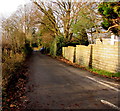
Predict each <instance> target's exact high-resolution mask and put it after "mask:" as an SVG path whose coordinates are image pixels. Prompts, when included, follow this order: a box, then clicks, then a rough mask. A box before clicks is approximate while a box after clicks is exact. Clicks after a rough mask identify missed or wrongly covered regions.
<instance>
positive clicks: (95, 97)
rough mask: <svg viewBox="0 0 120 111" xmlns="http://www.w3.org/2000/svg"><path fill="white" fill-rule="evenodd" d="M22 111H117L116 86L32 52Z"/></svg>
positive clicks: (116, 84) (117, 89)
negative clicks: (89, 110) (57, 110)
mask: <svg viewBox="0 0 120 111" xmlns="http://www.w3.org/2000/svg"><path fill="white" fill-rule="evenodd" d="M29 70H30V75H29V82H28V83H27V93H26V95H27V97H28V98H29V100H28V102H27V106H26V109H34V110H36V111H37V110H38V111H39V109H112V110H114V109H117V110H118V109H119V106H120V104H119V102H120V101H119V92H120V90H119V82H117V81H113V80H111V79H106V78H102V77H98V76H96V75H94V74H91V73H90V72H88V71H85V70H82V69H79V68H75V67H73V66H69V65H67V64H65V63H62V62H61V61H58V60H56V59H53V58H51V57H48V56H45V55H42V54H40V52H33V55H32V57H31V59H30V66H29Z"/></svg>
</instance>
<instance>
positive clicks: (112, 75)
mask: <svg viewBox="0 0 120 111" xmlns="http://www.w3.org/2000/svg"><path fill="white" fill-rule="evenodd" d="M88 70H89V71H91V72H94V73H97V74H100V75H105V76H108V77H120V72H118V73H112V72H108V71H104V70H100V69H95V68H88Z"/></svg>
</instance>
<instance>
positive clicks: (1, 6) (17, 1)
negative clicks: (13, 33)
mask: <svg viewBox="0 0 120 111" xmlns="http://www.w3.org/2000/svg"><path fill="white" fill-rule="evenodd" d="M29 1H30V0H0V16H4V17H7V16H9V15H10V14H11V13H13V12H14V11H16V10H17V8H18V6H20V5H24V4H25V3H28V2H29Z"/></svg>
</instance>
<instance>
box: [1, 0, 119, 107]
mask: <svg viewBox="0 0 120 111" xmlns="http://www.w3.org/2000/svg"><path fill="white" fill-rule="evenodd" d="M119 18H120V2H117V3H116V2H110V3H109V2H105V3H95V2H75V1H74V2H71V0H68V1H65V2H63V1H62V0H57V1H56V2H52V1H47V2H46V1H42V0H39V1H38V2H36V1H34V0H33V2H32V3H29V4H26V5H25V6H24V7H22V6H20V7H19V8H18V10H17V11H16V12H15V13H13V14H12V15H11V16H10V17H8V18H6V19H5V18H3V20H2V86H3V101H4V102H3V103H5V102H6V101H7V99H6V97H8V95H9V94H8V93H7V91H8V86H9V85H10V84H14V85H15V84H16V83H15V81H16V82H18V81H19V78H20V75H21V74H22V72H24V74H25V70H24V68H26V67H23V66H24V65H25V64H24V63H25V61H26V59H28V57H29V56H30V55H31V53H32V49H33V48H37V47H39V48H40V47H44V49H45V53H47V54H50V55H51V56H54V57H56V56H61V55H62V47H64V46H75V45H79V44H81V45H89V44H90V43H94V40H95V39H96V38H97V37H94V36H93V35H94V34H96V33H97V34H99V33H103V32H101V27H103V28H104V29H106V30H107V31H105V32H109V31H112V32H113V33H114V34H116V35H120V34H119V33H120V31H119V29H120V26H119V23H120V19H119ZM101 21H102V22H101ZM100 23H101V24H100ZM88 34H89V35H90V38H89V39H88ZM21 69H23V70H21ZM19 71H20V72H19ZM90 71H92V72H97V73H98V74H102V75H107V76H111V77H113V76H116V77H120V73H117V74H112V73H109V72H105V71H101V70H97V69H90ZM23 76H24V77H23ZM22 77H23V78H22V79H23V81H24V80H26V75H22ZM13 78H14V79H13ZM13 80H14V83H13V82H11V81H13ZM24 83H25V82H24ZM10 95H11V94H10ZM20 97H21V96H19V98H20ZM8 98H9V97H8ZM8 101H9V99H8ZM5 105H6V104H5ZM3 106H4V105H3ZM8 106H10V103H9V105H8ZM11 106H14V105H11Z"/></svg>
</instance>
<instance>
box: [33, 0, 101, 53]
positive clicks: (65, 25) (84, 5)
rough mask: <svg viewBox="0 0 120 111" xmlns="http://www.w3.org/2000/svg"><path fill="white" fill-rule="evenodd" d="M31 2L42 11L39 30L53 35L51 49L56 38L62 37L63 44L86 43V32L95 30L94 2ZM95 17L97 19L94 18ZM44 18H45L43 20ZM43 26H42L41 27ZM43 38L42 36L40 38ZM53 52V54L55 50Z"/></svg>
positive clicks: (61, 0) (56, 40)
mask: <svg viewBox="0 0 120 111" xmlns="http://www.w3.org/2000/svg"><path fill="white" fill-rule="evenodd" d="M33 3H34V4H35V5H36V6H37V7H38V9H39V11H40V12H42V13H43V16H42V17H41V19H39V20H38V23H40V24H41V25H40V27H41V26H42V27H41V28H40V30H43V29H44V31H45V30H46V32H47V31H48V30H49V31H51V33H53V34H52V36H53V42H52V43H54V45H53V44H51V46H52V47H53V46H54V47H55V48H54V47H53V49H55V50H56V49H57V46H58V45H57V44H59V43H58V41H59V40H58V38H60V37H62V38H64V40H63V39H62V38H61V40H63V42H64V43H63V44H67V43H70V42H72V41H73V40H75V41H79V43H80V44H84V45H85V44H88V36H87V33H88V32H89V33H91V35H92V33H93V29H94V30H95V31H97V27H98V26H97V23H98V21H99V20H98V18H99V17H97V14H96V13H97V12H96V11H94V10H95V9H94V7H95V3H89V2H81V1H76V0H74V1H72V0H67V1H63V0H56V1H53V2H52V1H49V2H43V1H41V0H39V1H37V2H36V1H34V0H33ZM96 6H97V5H96ZM96 18H97V19H96ZM45 19H46V20H45ZM43 27H44V28H43ZM42 39H43V38H42ZM55 50H54V51H53V52H54V55H56V54H55V52H56V51H55Z"/></svg>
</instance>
